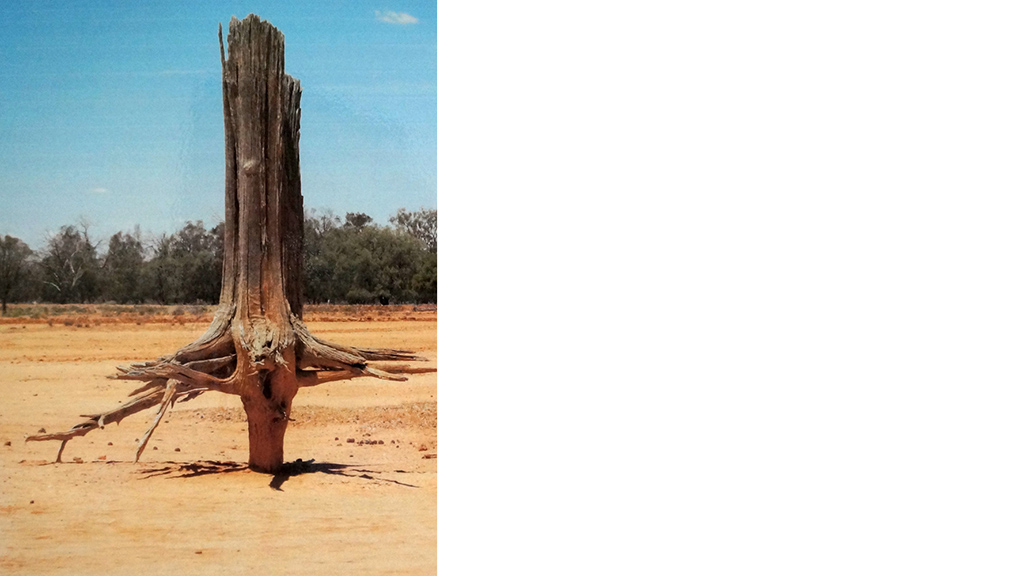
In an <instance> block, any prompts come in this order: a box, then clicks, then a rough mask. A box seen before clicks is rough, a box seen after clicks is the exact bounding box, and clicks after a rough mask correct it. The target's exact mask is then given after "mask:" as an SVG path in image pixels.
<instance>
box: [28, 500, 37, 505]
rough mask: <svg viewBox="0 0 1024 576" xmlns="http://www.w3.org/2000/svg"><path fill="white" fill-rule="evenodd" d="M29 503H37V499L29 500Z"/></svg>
mask: <svg viewBox="0 0 1024 576" xmlns="http://www.w3.org/2000/svg"><path fill="white" fill-rule="evenodd" d="M28 503H29V504H35V503H36V501H35V500H29V501H28Z"/></svg>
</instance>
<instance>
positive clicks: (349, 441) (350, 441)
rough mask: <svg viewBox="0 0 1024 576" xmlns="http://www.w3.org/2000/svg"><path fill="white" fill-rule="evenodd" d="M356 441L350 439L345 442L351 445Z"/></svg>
mask: <svg viewBox="0 0 1024 576" xmlns="http://www.w3.org/2000/svg"><path fill="white" fill-rule="evenodd" d="M355 441H356V439H355V438H349V439H348V440H345V442H348V443H349V444H351V443H353V442H355Z"/></svg>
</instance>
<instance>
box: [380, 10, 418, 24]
mask: <svg viewBox="0 0 1024 576" xmlns="http://www.w3.org/2000/svg"><path fill="white" fill-rule="evenodd" d="M374 12H375V13H376V14H377V20H380V21H381V22H387V23H388V24H415V23H417V22H419V19H418V18H416V17H415V16H413V15H411V14H406V13H405V12H395V11H394V10H384V11H380V10H375V11H374Z"/></svg>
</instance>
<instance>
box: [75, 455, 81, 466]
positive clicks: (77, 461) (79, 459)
mask: <svg viewBox="0 0 1024 576" xmlns="http://www.w3.org/2000/svg"><path fill="white" fill-rule="evenodd" d="M74 460H75V463H76V464H81V463H82V459H81V458H79V457H78V456H75V458H74Z"/></svg>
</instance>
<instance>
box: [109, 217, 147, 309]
mask: <svg viewBox="0 0 1024 576" xmlns="http://www.w3.org/2000/svg"><path fill="white" fill-rule="evenodd" d="M144 263H145V250H144V249H143V247H142V240H141V234H140V232H139V229H138V228H136V229H135V232H134V233H133V234H128V233H125V232H118V233H117V234H114V235H113V236H111V237H110V240H109V241H108V243H107V255H106V257H105V258H104V259H103V274H102V276H101V280H102V286H101V293H102V294H103V299H104V300H113V301H115V302H118V303H120V304H127V303H129V302H141V301H142V300H143V297H142V286H141V284H142V280H141V277H142V267H143V264H144Z"/></svg>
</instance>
